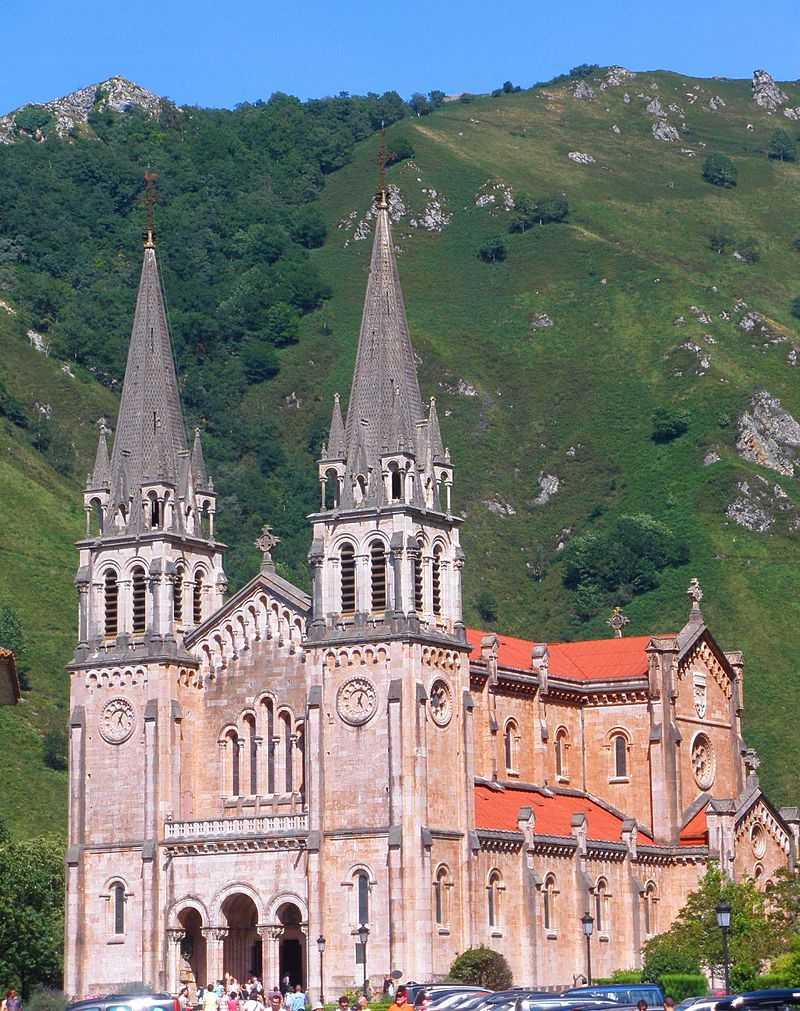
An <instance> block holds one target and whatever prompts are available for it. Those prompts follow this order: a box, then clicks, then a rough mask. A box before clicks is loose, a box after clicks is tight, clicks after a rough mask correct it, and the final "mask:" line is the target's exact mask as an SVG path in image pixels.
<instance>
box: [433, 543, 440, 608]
mask: <svg viewBox="0 0 800 1011" xmlns="http://www.w3.org/2000/svg"><path fill="white" fill-rule="evenodd" d="M431 590H432V596H433V613H434V614H435V615H436V617H437V618H439V617H441V614H442V549H441V548H438V547H437V548H435V549H434V552H433V565H432V567H431Z"/></svg>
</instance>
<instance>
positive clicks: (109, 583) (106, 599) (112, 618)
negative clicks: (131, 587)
mask: <svg viewBox="0 0 800 1011" xmlns="http://www.w3.org/2000/svg"><path fill="white" fill-rule="evenodd" d="M118 605H119V586H118V585H117V574H116V572H114V570H113V569H106V573H105V576H104V578H103V609H104V612H105V613H104V615H103V627H104V630H105V634H106V635H107V636H108V637H109V638H110V637H111V636H116V634H117V632H118V631H119V610H118Z"/></svg>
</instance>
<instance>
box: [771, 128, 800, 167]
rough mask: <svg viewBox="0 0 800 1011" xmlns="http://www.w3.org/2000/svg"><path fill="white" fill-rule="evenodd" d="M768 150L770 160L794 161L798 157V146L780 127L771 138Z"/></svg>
mask: <svg viewBox="0 0 800 1011" xmlns="http://www.w3.org/2000/svg"><path fill="white" fill-rule="evenodd" d="M767 150H768V152H769V157H770V158H777V159H778V160H779V161H794V160H795V158H796V157H797V145H796V144H795V142H794V141H793V140H792V138H791V137H790V136H789V134H788V133H787V132H786V131H785V130H781V129H780V127H778V129H777V130H776V131H775V132H774V133H773V135H772V136H771V137H770V140H769V144H768V145H767Z"/></svg>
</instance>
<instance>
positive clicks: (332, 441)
mask: <svg viewBox="0 0 800 1011" xmlns="http://www.w3.org/2000/svg"><path fill="white" fill-rule="evenodd" d="M344 454H345V443H344V422H343V421H342V407H341V404H340V403H339V394H338V393H334V395H333V414H332V415H331V428H330V432H329V434H328V448H327V450H326V452H325V454H324V455H325V457H326V459H328V460H344V458H345V456H344Z"/></svg>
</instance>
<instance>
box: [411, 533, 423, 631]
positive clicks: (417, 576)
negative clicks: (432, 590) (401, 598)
mask: <svg viewBox="0 0 800 1011" xmlns="http://www.w3.org/2000/svg"><path fill="white" fill-rule="evenodd" d="M412 561H413V565H414V610H415V611H416V612H417V614H422V608H423V597H422V541H417V550H416V554H415V555H414V556H413V559H412Z"/></svg>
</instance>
